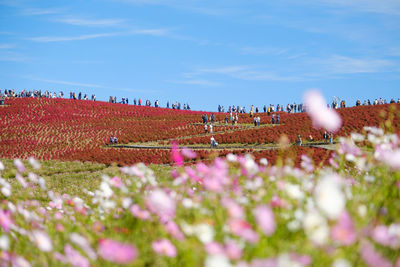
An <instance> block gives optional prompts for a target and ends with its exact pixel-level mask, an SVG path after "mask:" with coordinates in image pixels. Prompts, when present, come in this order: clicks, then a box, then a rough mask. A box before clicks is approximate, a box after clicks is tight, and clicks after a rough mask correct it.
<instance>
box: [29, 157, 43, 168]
mask: <svg viewBox="0 0 400 267" xmlns="http://www.w3.org/2000/svg"><path fill="white" fill-rule="evenodd" d="M29 164H31V166H32V167H33V168H34V169H40V163H39V162H38V161H37V160H36V159H35V158H34V157H30V158H29Z"/></svg>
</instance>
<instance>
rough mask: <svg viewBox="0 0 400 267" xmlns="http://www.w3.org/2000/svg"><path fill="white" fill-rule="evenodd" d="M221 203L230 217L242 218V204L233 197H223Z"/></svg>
mask: <svg viewBox="0 0 400 267" xmlns="http://www.w3.org/2000/svg"><path fill="white" fill-rule="evenodd" d="M221 204H222V206H224V207H225V208H226V209H227V210H228V214H229V216H230V217H231V218H237V219H241V218H244V210H243V208H242V206H240V205H239V204H238V203H236V202H235V201H234V200H233V199H231V198H223V199H222V200H221Z"/></svg>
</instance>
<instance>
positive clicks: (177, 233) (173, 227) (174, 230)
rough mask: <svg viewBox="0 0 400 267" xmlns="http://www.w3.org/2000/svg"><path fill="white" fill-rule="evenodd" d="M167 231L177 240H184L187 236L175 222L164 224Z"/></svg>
mask: <svg viewBox="0 0 400 267" xmlns="http://www.w3.org/2000/svg"><path fill="white" fill-rule="evenodd" d="M164 227H165V230H166V231H167V232H168V233H169V234H170V235H171V236H172V237H173V238H175V239H177V240H183V239H185V236H184V235H183V233H182V232H181V230H180V229H179V226H178V225H177V224H176V223H175V222H174V221H171V220H169V221H167V222H166V223H165V224H164Z"/></svg>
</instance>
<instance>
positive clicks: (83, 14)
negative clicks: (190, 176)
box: [0, 0, 400, 111]
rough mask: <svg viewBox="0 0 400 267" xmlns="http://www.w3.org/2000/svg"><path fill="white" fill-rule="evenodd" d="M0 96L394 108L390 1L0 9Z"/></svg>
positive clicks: (105, 1) (39, 4) (251, 0)
mask: <svg viewBox="0 0 400 267" xmlns="http://www.w3.org/2000/svg"><path fill="white" fill-rule="evenodd" d="M0 88H1V89H3V90H4V89H16V90H17V91H18V90H22V89H26V90H35V89H41V90H43V91H44V90H50V91H55V92H59V91H63V92H64V93H66V94H68V93H69V92H70V91H75V92H79V91H81V92H83V93H87V94H88V95H91V94H96V96H97V99H98V100H108V98H109V96H110V95H112V96H116V97H117V98H118V100H120V99H121V98H122V97H127V98H129V100H130V102H132V100H133V99H134V98H137V99H138V98H141V99H142V100H145V99H149V100H151V101H152V102H154V101H155V100H159V102H160V104H161V105H162V106H165V104H166V102H167V101H170V102H172V101H179V102H181V103H182V104H183V103H189V104H190V105H191V107H192V109H194V110H208V111H212V110H216V109H217V106H218V104H220V105H223V106H225V107H227V106H229V105H240V106H246V107H247V109H248V107H249V106H250V105H252V104H253V105H255V106H259V107H262V106H263V105H269V104H275V105H276V104H278V103H280V104H285V105H286V104H287V103H293V102H296V103H300V102H302V96H303V94H304V92H305V91H307V90H310V89H319V90H320V91H321V92H322V93H323V95H324V96H325V98H326V100H327V101H329V102H331V101H332V99H333V98H334V97H337V98H338V99H344V100H346V102H347V103H348V104H351V105H353V104H354V103H355V101H356V100H357V99H361V100H364V99H371V100H373V99H375V98H379V97H382V98H386V99H388V100H390V99H391V98H395V99H396V100H397V99H398V98H400V1H398V0H351V1H348V0H302V1H300V0H279V1H266V0H213V1H211V0H182V1H181V0H97V1H94V0H68V1H65V0H51V1H50V0H41V1H30V0H0Z"/></svg>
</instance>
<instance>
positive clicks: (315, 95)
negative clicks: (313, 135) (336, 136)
mask: <svg viewBox="0 0 400 267" xmlns="http://www.w3.org/2000/svg"><path fill="white" fill-rule="evenodd" d="M304 104H305V106H306V109H307V113H308V115H309V116H310V117H311V119H312V122H313V125H314V127H316V128H324V129H326V130H328V131H329V132H337V131H338V130H339V128H340V127H341V125H342V119H341V118H340V116H339V115H338V114H337V113H336V111H334V110H333V109H328V108H327V107H326V104H325V99H324V97H323V96H322V95H321V93H320V92H319V91H317V90H313V91H308V92H306V93H305V95H304Z"/></svg>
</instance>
